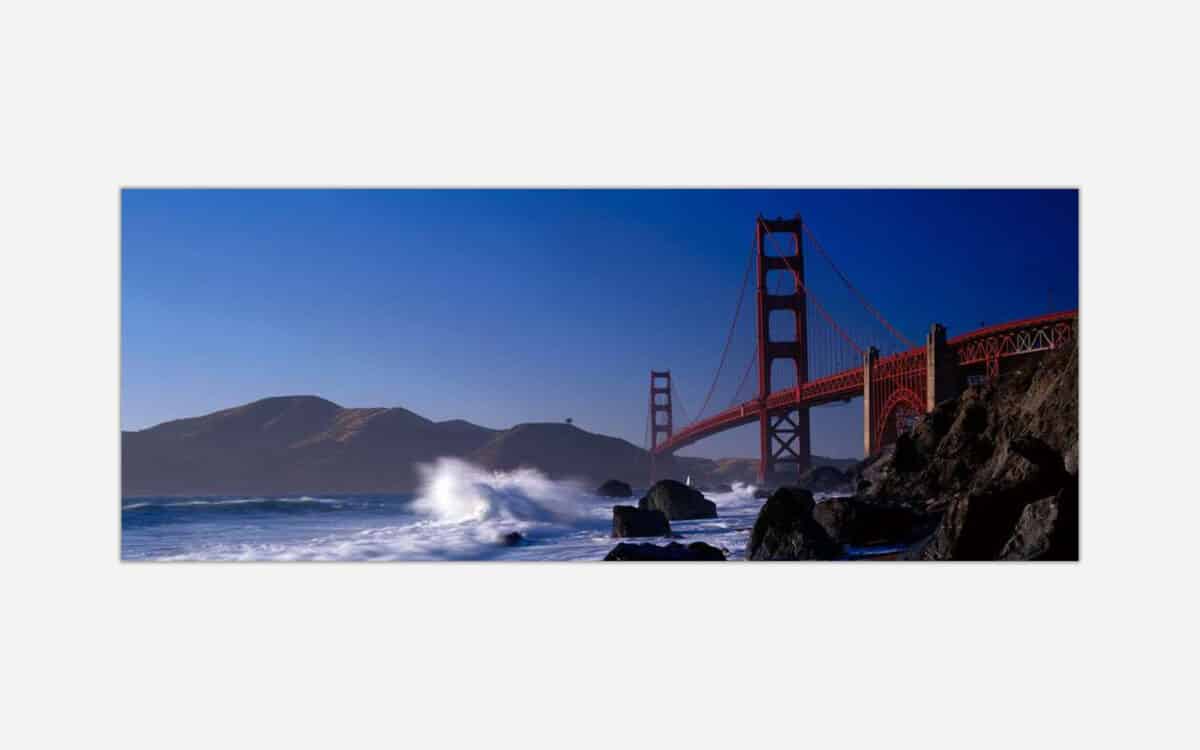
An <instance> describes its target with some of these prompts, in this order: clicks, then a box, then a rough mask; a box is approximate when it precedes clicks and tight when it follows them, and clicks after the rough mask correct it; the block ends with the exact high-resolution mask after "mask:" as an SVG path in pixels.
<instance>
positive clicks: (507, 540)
mask: <svg viewBox="0 0 1200 750" xmlns="http://www.w3.org/2000/svg"><path fill="white" fill-rule="evenodd" d="M523 541H525V536H524V535H523V534H521V532H519V531H510V532H508V533H507V534H501V535H500V539H499V542H500V545H501V546H504V547H516V546H517V545H518V544H520V543H521V542H523Z"/></svg>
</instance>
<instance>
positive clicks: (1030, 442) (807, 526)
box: [605, 347, 1079, 561]
mask: <svg viewBox="0 0 1200 750" xmlns="http://www.w3.org/2000/svg"><path fill="white" fill-rule="evenodd" d="M1078 367H1079V365H1078V349H1077V348H1076V347H1072V348H1071V349H1064V350H1061V351H1057V352H1051V353H1049V354H1046V355H1045V356H1044V357H1042V358H1041V359H1040V360H1039V361H1037V362H1036V363H1030V364H1028V365H1027V366H1025V367H1022V368H1019V369H1017V370H1014V371H1013V372H1010V373H1007V374H1005V375H1003V376H1001V377H1000V378H998V379H996V380H995V381H994V382H991V383H986V384H982V385H974V386H970V387H968V388H967V389H966V390H964V391H963V392H962V393H961V394H960V395H959V396H958V397H956V398H953V399H950V400H947V401H945V402H943V403H941V404H939V405H938V406H937V407H936V408H935V409H933V411H931V412H930V413H928V414H926V415H925V416H923V417H922V418H921V419H920V420H919V421H918V423H917V424H916V425H915V426H914V428H913V429H912V430H911V431H910V432H909V433H906V434H903V435H901V436H900V437H899V438H898V439H897V441H896V444H895V445H894V446H892V447H891V448H889V449H888V450H886V451H884V452H883V453H882V454H880V455H879V456H876V457H873V458H872V459H870V460H868V461H864V462H862V463H861V464H859V465H858V466H855V467H853V468H852V469H851V470H850V471H848V472H845V473H843V472H841V471H839V470H837V469H835V468H832V467H819V468H817V469H814V470H811V471H810V472H808V473H807V474H806V475H805V476H804V477H803V478H801V480H800V482H799V483H798V486H794V487H780V488H777V489H775V490H774V491H772V492H770V493H769V494H768V493H764V494H767V497H766V501H765V502H764V504H763V507H762V509H761V510H760V511H759V513H758V517H757V520H756V521H755V524H754V527H753V529H752V530H751V532H750V542H749V545H748V546H747V549H746V559H748V560H844V559H849V558H851V557H852V556H851V555H850V554H849V550H850V549H852V548H858V549H861V548H877V549H880V550H883V553H882V554H880V555H878V556H874V557H872V556H866V557H861V558H859V559H896V560H926V561H939V560H1058V561H1069V560H1078V559H1079V447H1078V444H1079V427H1078V419H1079V400H1078ZM843 488H844V489H845V490H846V491H847V494H846V496H842V497H832V498H828V499H825V500H823V501H816V500H815V499H814V497H813V493H814V492H825V493H827V492H831V491H834V492H836V491H838V490H840V489H843ZM851 488H852V489H853V491H851ZM709 506H712V507H711V508H710V507H709ZM708 513H711V515H703V514H708ZM715 515H716V506H715V505H714V504H712V503H711V502H709V501H707V500H705V499H704V497H703V495H702V493H700V492H697V491H696V490H694V489H692V488H690V487H686V486H684V485H682V484H680V483H678V482H672V481H671V480H664V481H662V482H658V483H656V484H655V485H654V486H653V487H652V488H651V489H650V490H649V491H648V492H647V495H646V496H645V497H643V498H642V499H641V501H640V502H639V503H638V507H637V508H634V507H633V506H617V507H616V508H614V522H613V536H614V537H629V536H670V523H669V522H670V520H673V519H676V518H700V517H714V516H715ZM618 516H620V520H618ZM664 529H665V533H662V532H663V531H664ZM697 545H700V546H697ZM692 548H696V549H695V550H692ZM704 548H707V549H704ZM618 550H619V551H618ZM714 552H715V553H717V554H721V553H720V551H719V550H716V548H713V547H709V546H708V545H704V544H702V543H693V544H692V545H689V546H687V547H685V546H684V545H682V544H677V543H673V544H671V545H668V546H667V547H657V546H656V545H653V544H636V545H635V544H629V543H621V544H619V545H618V547H617V548H614V550H613V551H612V552H610V553H609V555H608V557H606V558H605V559H606V560H716V559H724V555H723V554H722V555H721V557H719V558H718V557H717V556H716V555H715V554H713V553H714Z"/></svg>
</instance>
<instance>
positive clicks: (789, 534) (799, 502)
mask: <svg viewBox="0 0 1200 750" xmlns="http://www.w3.org/2000/svg"><path fill="white" fill-rule="evenodd" d="M815 507H816V503H815V502H814V501H813V496H812V493H811V492H809V491H808V490H802V489H800V488H798V487H782V488H780V489H778V490H775V492H774V493H773V494H772V495H771V497H770V498H768V499H767V502H765V503H763V507H762V510H760V511H759V512H758V518H756V519H755V521H754V528H753V529H752V530H751V531H750V543H749V545H747V547H746V559H747V560H833V559H835V558H837V557H840V556H841V554H842V548H841V545H839V544H838V543H837V542H836V541H834V540H833V539H832V538H830V536H829V534H828V532H826V531H825V529H824V528H823V527H822V526H821V524H819V523H817V522H816V520H814V519H813V510H814V508H815Z"/></svg>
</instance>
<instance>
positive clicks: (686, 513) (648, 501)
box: [638, 479, 717, 521]
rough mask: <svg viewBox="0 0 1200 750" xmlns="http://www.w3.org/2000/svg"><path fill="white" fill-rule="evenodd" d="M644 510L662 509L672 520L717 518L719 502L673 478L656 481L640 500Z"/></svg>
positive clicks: (639, 504) (640, 505)
mask: <svg viewBox="0 0 1200 750" xmlns="http://www.w3.org/2000/svg"><path fill="white" fill-rule="evenodd" d="M638 507H639V508H641V509H642V510H660V511H662V512H663V513H664V514H666V516H667V518H669V519H670V520H672V521H684V520H688V519H692V518H716V517H717V504H716V503H714V502H712V501H711V500H707V499H705V497H704V495H702V494H701V493H699V492H697V491H696V490H694V489H692V488H691V487H688V486H687V485H685V484H681V483H679V482H676V481H674V480H672V479H663V480H662V481H659V482H655V483H654V486H653V487H651V488H650V490H649V491H648V492H647V493H646V496H645V497H643V498H642V499H641V500H639V501H638Z"/></svg>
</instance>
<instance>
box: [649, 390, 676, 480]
mask: <svg viewBox="0 0 1200 750" xmlns="http://www.w3.org/2000/svg"><path fill="white" fill-rule="evenodd" d="M660 396H661V398H659V397H660ZM659 414H662V415H663V416H664V419H663V420H662V421H659V418H658V415H659ZM674 419H675V415H674V411H673V408H672V404H671V371H670V370H665V371H663V372H658V371H655V370H651V371H650V481H651V482H653V481H654V480H656V479H658V476H657V474H656V472H655V469H656V467H655V463H656V462H655V449H656V448H658V446H659V445H662V444H663V443H665V442H667V441H668V440H670V439H671V436H672V435H674V434H675V424H674ZM659 435H662V436H663V439H662V440H659V439H658V436H659Z"/></svg>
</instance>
